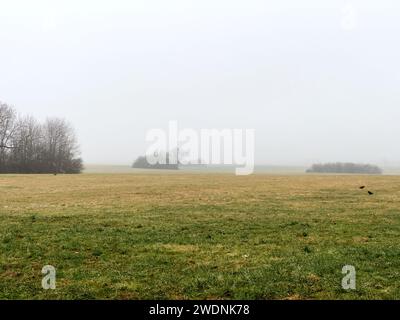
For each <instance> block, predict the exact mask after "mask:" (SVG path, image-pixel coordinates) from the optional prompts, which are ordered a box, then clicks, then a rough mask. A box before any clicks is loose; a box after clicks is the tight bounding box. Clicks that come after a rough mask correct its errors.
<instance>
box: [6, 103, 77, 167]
mask: <svg viewBox="0 0 400 320" xmlns="http://www.w3.org/2000/svg"><path fill="white" fill-rule="evenodd" d="M82 169H83V163H82V159H81V158H80V157H79V147H78V144H77V139H76V136H75V133H74V130H73V129H72V127H71V126H70V125H69V123H67V122H66V121H65V120H63V119H58V118H52V119H47V120H46V121H45V122H44V123H40V122H39V121H37V120H36V119H35V118H33V117H31V116H18V114H17V112H16V110H15V109H14V108H13V107H11V106H9V105H7V104H4V103H1V102H0V173H54V174H56V173H80V172H81V171H82Z"/></svg>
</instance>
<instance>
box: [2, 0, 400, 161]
mask: <svg viewBox="0 0 400 320" xmlns="http://www.w3.org/2000/svg"><path fill="white" fill-rule="evenodd" d="M399 31H400V3H399V1H396V0H392V1H390V0H380V1H368V0H359V1H341V0H336V1H333V0H324V1H321V0H315V1H312V0H303V1H298V0H279V1H278V0H276V1H267V0H264V1H261V0H260V1H258V0H246V1H244V0H242V1H235V0H201V1H200V0H197V1H191V0H169V1H166V0H135V1H118V0H114V1H98V0H97V1H85V0H83V1H71V0H68V1H42V0H35V1H28V0H27V1H18V0H1V1H0V72H1V77H0V100H1V101H3V102H6V103H9V104H12V105H14V106H15V107H16V108H17V109H18V110H19V111H21V112H22V113H28V114H32V115H34V116H36V117H38V118H41V119H44V118H45V117H46V116H59V117H65V118H66V119H68V120H69V121H70V122H71V123H72V124H73V125H74V127H75V129H76V131H77V134H78V137H79V140H80V144H81V149H82V156H83V157H84V160H85V161H86V163H110V164H129V163H131V162H132V161H133V159H134V158H135V157H136V156H137V155H139V154H143V153H144V152H145V149H146V146H147V144H146V141H145V135H146V132H147V130H149V129H151V128H167V126H168V121H169V120H178V123H179V126H180V127H181V128H185V127H190V128H195V129H200V128H254V129H255V130H256V163H258V164H284V165H295V164H301V165H307V164H309V163H311V162H317V161H361V162H375V163H378V164H382V163H383V162H384V161H386V162H387V163H391V162H392V163H400V148H399V139H400V125H399V119H400V95H399V89H400V44H399V34H400V33H399Z"/></svg>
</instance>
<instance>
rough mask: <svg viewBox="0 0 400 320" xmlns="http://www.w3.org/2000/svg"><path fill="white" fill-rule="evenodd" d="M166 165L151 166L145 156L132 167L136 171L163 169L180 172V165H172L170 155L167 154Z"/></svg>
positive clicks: (138, 159) (139, 158)
mask: <svg viewBox="0 0 400 320" xmlns="http://www.w3.org/2000/svg"><path fill="white" fill-rule="evenodd" d="M166 160H167V161H166V163H158V162H157V163H156V164H150V163H149V162H148V161H147V159H146V157H145V156H140V157H138V158H137V159H136V160H135V162H134V163H133V165H132V168H136V169H163V170H178V169H179V164H176V163H170V161H169V153H168V152H167V154H166Z"/></svg>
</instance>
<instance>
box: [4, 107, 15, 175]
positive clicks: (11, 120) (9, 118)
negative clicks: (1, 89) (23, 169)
mask: <svg viewBox="0 0 400 320" xmlns="http://www.w3.org/2000/svg"><path fill="white" fill-rule="evenodd" d="M16 117H17V116H16V111H15V109H14V108H13V107H11V106H9V105H7V104H4V103H1V102H0V172H5V171H7V158H8V156H9V154H10V152H11V151H10V149H12V148H13V145H12V137H13V134H14V132H15V130H16V125H15V121H16Z"/></svg>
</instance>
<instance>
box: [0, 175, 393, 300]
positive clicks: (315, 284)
mask: <svg viewBox="0 0 400 320" xmlns="http://www.w3.org/2000/svg"><path fill="white" fill-rule="evenodd" d="M360 185H367V186H368V187H369V188H370V189H372V190H373V191H374V192H375V194H374V195H373V196H368V194H366V191H365V190H364V191H363V190H359V189H358V187H359V186H360ZM0 191H1V193H0V218H1V220H0V298H1V299H30V298H34V299H373V298H374V299H399V298H400V246H399V235H400V206H399V201H400V177H398V176H348V175H347V176H346V175H342V176H333V175H326V176H322V175H321V176H318V175H310V176H308V175H286V176H285V175H267V174H257V175H252V176H245V177H238V176H234V175H231V174H203V173H195V174H190V173H169V174H162V173H152V174H145V173H142V174H139V173H135V174H83V175H76V176H66V175H58V176H53V175H42V176H39V175H31V176H29V175H2V176H0ZM47 264H50V265H53V266H55V267H56V269H57V289H56V290H48V291H45V290H43V289H42V287H41V280H42V276H43V275H42V274H41V269H42V267H43V266H44V265H47ZM347 264H349V265H354V266H355V267H356V270H357V290H354V291H345V290H343V289H342V288H341V280H342V277H343V275H342V273H341V270H342V267H343V266H344V265H347Z"/></svg>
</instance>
